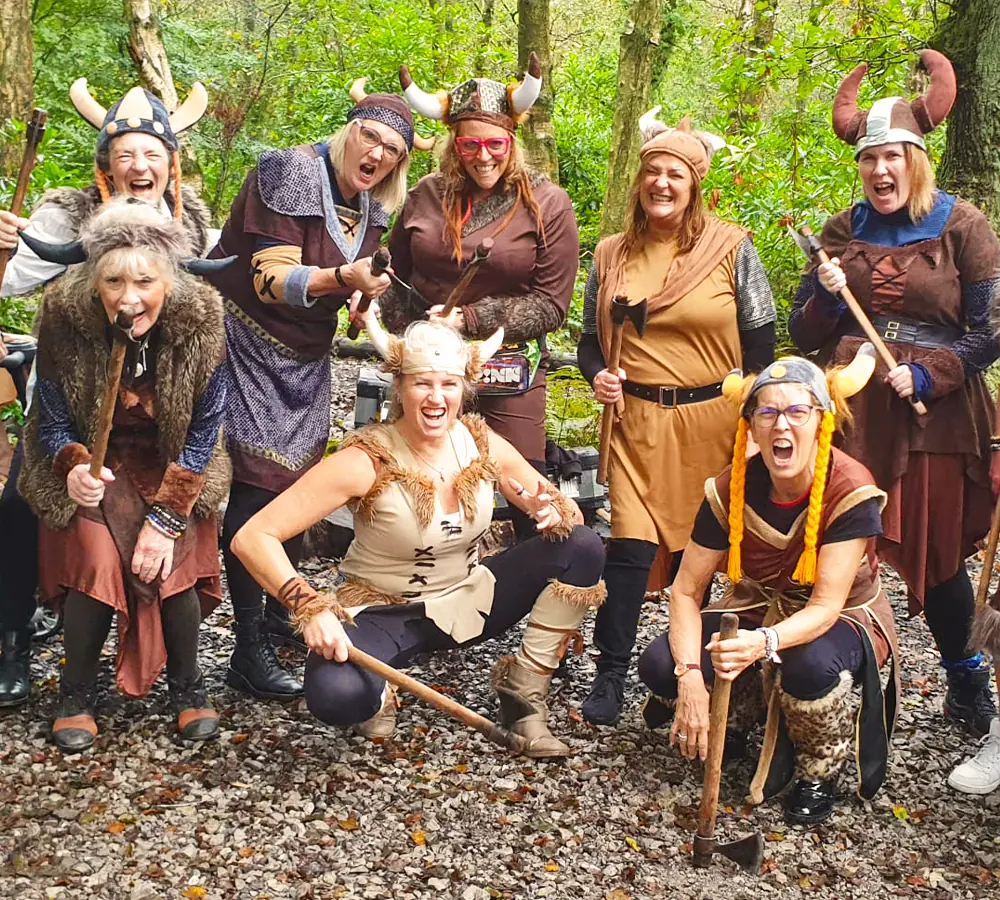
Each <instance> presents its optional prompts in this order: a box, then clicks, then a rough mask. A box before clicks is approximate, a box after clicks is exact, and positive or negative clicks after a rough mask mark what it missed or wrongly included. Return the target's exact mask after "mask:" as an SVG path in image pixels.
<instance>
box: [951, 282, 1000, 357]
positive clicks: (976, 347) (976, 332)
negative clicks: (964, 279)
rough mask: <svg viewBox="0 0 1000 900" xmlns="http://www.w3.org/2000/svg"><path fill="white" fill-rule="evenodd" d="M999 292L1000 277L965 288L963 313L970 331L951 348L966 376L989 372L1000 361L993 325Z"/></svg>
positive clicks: (999, 349)
mask: <svg viewBox="0 0 1000 900" xmlns="http://www.w3.org/2000/svg"><path fill="white" fill-rule="evenodd" d="M998 289H1000V277H998V278H991V279H989V280H987V281H977V282H976V283H975V284H966V285H963V286H962V313H963V315H964V318H965V325H966V328H967V329H968V331H966V333H965V334H964V335H963V336H962V337H960V338H959V339H958V340H957V341H955V343H954V344H952V345H951V352H952V353H954V354H955V356H957V357H958V358H959V359H960V360H961V361H962V368H963V369H965V374H966V375H967V376H969V375H975V374H976V373H977V372H982V371H983V370H984V369H988V368H989V367H990V366H991V365H992V364H993V363H994V362H995V361H996V359H997V357H1000V342H998V340H997V337H996V335H995V334H994V333H993V326H994V325H995V324H996V323H995V321H994V322H993V323H991V321H990V310H991V307H992V304H993V298H994V296H996V295H997V294H998Z"/></svg>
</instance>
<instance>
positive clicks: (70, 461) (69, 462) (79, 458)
mask: <svg viewBox="0 0 1000 900" xmlns="http://www.w3.org/2000/svg"><path fill="white" fill-rule="evenodd" d="M89 462H90V451H89V450H88V449H87V448H86V447H84V446H83V444H78V443H77V442H76V441H73V442H72V443H69V444H64V445H63V446H62V447H61V448H60V449H59V452H58V453H57V454H56V456H55V459H53V460H52V471H53V472H55V475H56V478H58V479H59V480H60V481H65V480H66V477H67V476H68V475H69V473H70V471H71V470H73V469H75V468H76V467H77V466H78V465H80V464H81V463H89Z"/></svg>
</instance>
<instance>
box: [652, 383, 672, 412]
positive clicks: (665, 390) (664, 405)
mask: <svg viewBox="0 0 1000 900" xmlns="http://www.w3.org/2000/svg"><path fill="white" fill-rule="evenodd" d="M659 390H660V396H659V399H658V400H657V401H656V405H657V406H659V407H660V409H677V388H675V387H661V388H660V389H659ZM668 395H669V396H670V397H671V400H670V402H667V401H666V400H665V399H664V398H665V397H667V396H668Z"/></svg>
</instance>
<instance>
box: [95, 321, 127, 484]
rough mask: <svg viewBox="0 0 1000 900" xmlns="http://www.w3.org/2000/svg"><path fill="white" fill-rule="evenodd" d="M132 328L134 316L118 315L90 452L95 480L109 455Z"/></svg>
mask: <svg viewBox="0 0 1000 900" xmlns="http://www.w3.org/2000/svg"><path fill="white" fill-rule="evenodd" d="M131 327H132V316H130V315H129V314H128V313H125V312H120V313H118V318H116V319H115V328H114V343H113V344H112V345H111V361H110V362H109V363H108V381H107V384H106V385H105V386H104V396H103V397H101V409H100V412H99V413H98V414H97V431H96V436H95V437H94V447H93V449H92V450H91V451H90V474H91V475H92V476H93V477H94V478H100V477H101V468H102V467H103V466H104V457H105V456H106V455H107V453H108V441H109V440H110V439H111V422H112V420H113V419H114V417H115V404H116V403H117V402H118V387H119V385H120V384H121V382H122V366H123V365H124V364H125V351H126V350H127V349H128V347H127V345H126V343H125V336H124V334H123V332H127V331H128V330H129V329H130V328H131Z"/></svg>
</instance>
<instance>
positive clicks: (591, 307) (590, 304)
mask: <svg viewBox="0 0 1000 900" xmlns="http://www.w3.org/2000/svg"><path fill="white" fill-rule="evenodd" d="M599 287H600V284H599V282H598V280H597V266H596V265H592V266H591V267H590V274H589V275H587V284H586V287H584V289H583V333H584V334H597V290H598V288H599Z"/></svg>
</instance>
